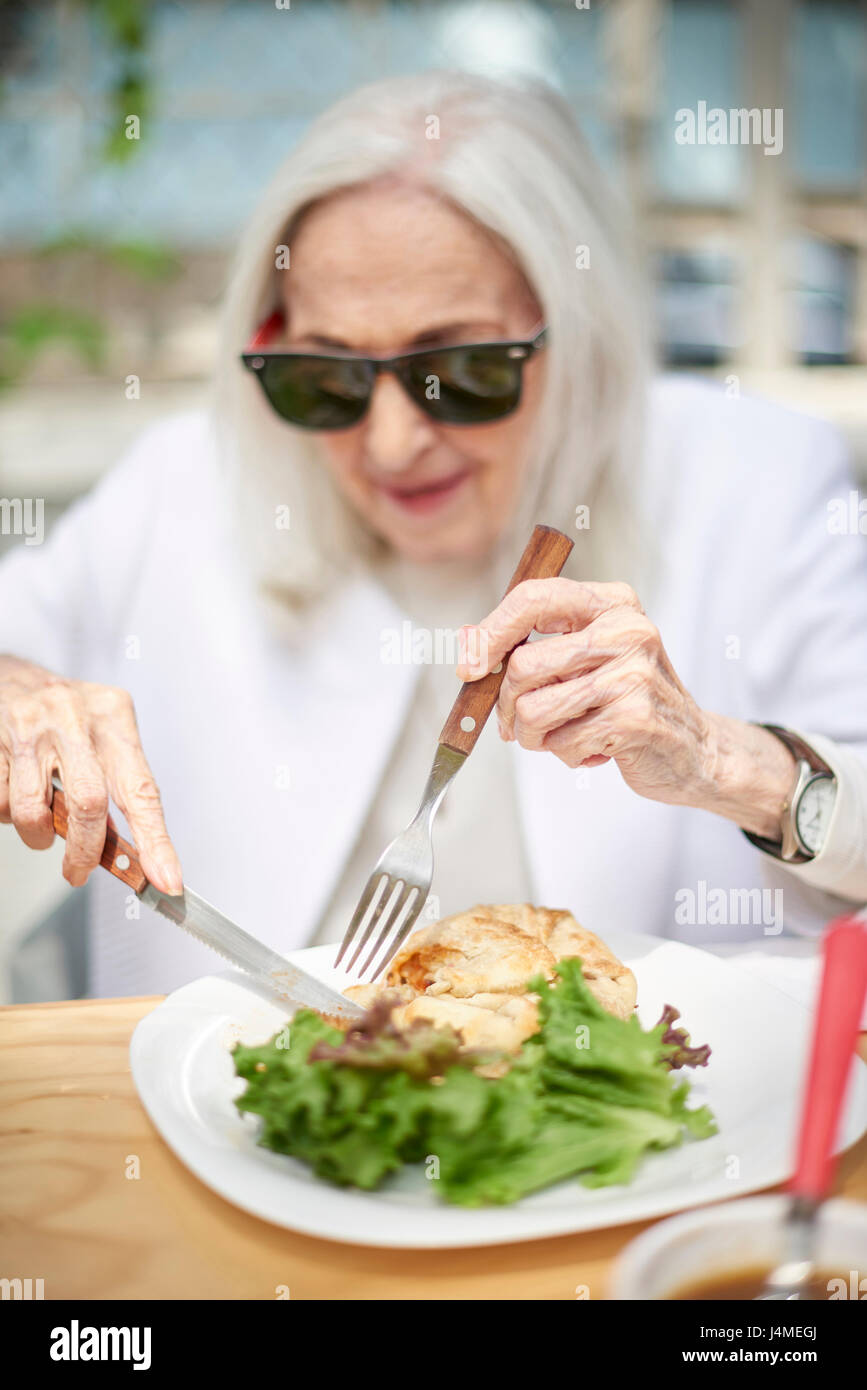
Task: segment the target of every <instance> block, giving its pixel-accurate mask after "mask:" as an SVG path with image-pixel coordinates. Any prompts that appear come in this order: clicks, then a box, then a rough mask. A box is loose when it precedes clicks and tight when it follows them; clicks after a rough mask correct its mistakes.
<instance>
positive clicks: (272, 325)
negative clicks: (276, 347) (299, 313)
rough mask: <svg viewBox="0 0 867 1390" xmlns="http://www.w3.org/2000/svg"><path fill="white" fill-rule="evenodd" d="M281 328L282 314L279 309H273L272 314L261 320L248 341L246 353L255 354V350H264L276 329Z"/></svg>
mask: <svg viewBox="0 0 867 1390" xmlns="http://www.w3.org/2000/svg"><path fill="white" fill-rule="evenodd" d="M282 327H283V314H282V313H281V311H280V310H279V309H275V310H274V312H273V314H269V315H268V317H267V318H266V319H263V320H262V322H261V323H260V324H259V327H258V328H257V329H256V332H255V333H254V334H253V337H252V338H251V340H250V346H249V347H248V348H247V352H255V351H256V349H257V348H265V347H267V346H268V344H269V343H270V341H271V339H272V338H273V337H274V334H275V333H276V332H277V330H278V329H280V328H282Z"/></svg>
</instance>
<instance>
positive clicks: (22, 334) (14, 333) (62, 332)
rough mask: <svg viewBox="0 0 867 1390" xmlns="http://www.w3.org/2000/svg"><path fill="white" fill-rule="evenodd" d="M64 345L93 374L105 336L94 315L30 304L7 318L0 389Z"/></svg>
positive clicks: (0, 357)
mask: <svg viewBox="0 0 867 1390" xmlns="http://www.w3.org/2000/svg"><path fill="white" fill-rule="evenodd" d="M57 344H63V345H65V346H67V347H70V348H72V350H73V351H74V352H75V354H76V356H77V357H78V358H79V359H80V360H81V361H83V362H84V363H85V364H86V365H87V366H88V367H90V368H91V369H93V370H96V369H98V368H99V367H100V366H102V364H103V361H104V358H105V350H106V332H105V328H104V327H103V325H102V324H101V323H100V322H99V320H98V319H97V318H95V317H94V315H93V314H88V313H84V312H81V311H80V310H77V309H66V308H63V307H61V306H59V305H56V304H31V305H27V306H25V307H24V308H22V309H19V310H18V311H17V312H16V313H14V314H12V315H10V317H9V318H8V319H7V321H6V323H5V324H4V327H3V334H2V338H0V386H9V385H11V384H13V383H14V382H16V381H18V380H19V379H20V378H21V377H22V376H23V375H24V373H25V372H26V371H27V370H28V369H29V368H30V366H31V365H32V364H33V362H34V361H35V360H36V358H37V357H39V355H40V354H41V353H42V352H44V351H45V350H46V348H48V347H53V346H55V345H57Z"/></svg>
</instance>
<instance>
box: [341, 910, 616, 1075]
mask: <svg viewBox="0 0 867 1390" xmlns="http://www.w3.org/2000/svg"><path fill="white" fill-rule="evenodd" d="M573 956H577V957H579V958H580V960H581V968H582V971H583V974H584V978H585V980H586V981H587V985H588V988H589V989H590V991H591V993H592V994H593V995H594V996H595V997H596V999H597V1000H598V1001H599V1003H600V1004H601V1005H602V1007H603V1008H604V1009H606V1010H607V1011H608V1012H609V1013H611V1014H614V1016H615V1017H616V1018H628V1017H629V1016H630V1014H631V1013H632V1011H633V1009H634V1008H635V1001H636V995H637V986H636V981H635V976H634V975H633V973H632V971H631V970H630V969H629V967H628V966H626V965H624V964H623V962H622V961H620V960H618V959H617V957H616V956H615V955H614V952H613V951H611V950H609V948H608V947H607V946H606V945H605V943H604V941H600V939H599V937H598V936H594V934H593V933H592V932H589V931H587V930H586V929H585V928H584V927H582V926H581V924H580V923H579V922H576V920H575V918H574V917H573V916H572V913H571V912H566V911H559V910H556V909H554V908H548V907H533V906H532V904H530V903H498V904H494V905H493V906H487V905H480V906H477V907H474V908H471V909H470V910H469V911H468V912H458V913H455V914H454V915H453V916H452V917H444V918H443V919H442V920H441V921H439V922H434V923H432V924H431V925H430V926H428V927H422V928H421V930H419V931H416V932H414V933H413V934H412V936H411V937H410V938H409V941H408V942H407V943H406V945H405V946H404V947H403V949H402V950H401V951H399V952H398V953H397V955H396V956H395V958H394V960H393V961H392V963H391V966H390V968H389V971H388V974H387V975H386V977H385V980H384V981H383V982H382V983H377V984H375V985H354V986H352V987H351V988H350V989H348V990H346V991H345V992H346V994H347V996H348V997H349V998H351V999H355V1000H356V1001H357V1002H358V1003H360V1004H364V1005H367V1004H370V1003H373V1002H374V1001H375V1000H376V999H378V998H381V997H382V995H383V994H392V995H394V996H396V997H397V998H398V999H399V1001H400V1002H399V1003H398V1005H397V1007H396V1008H395V1010H394V1013H393V1017H394V1020H395V1022H396V1023H398V1024H401V1023H410V1022H412V1020H413V1019H415V1018H425V1019H429V1020H430V1021H431V1022H433V1023H437V1022H442V1023H450V1024H451V1025H452V1026H453V1027H454V1028H456V1029H457V1030H458V1031H459V1032H460V1033H461V1035H462V1037H463V1039H464V1042H465V1043H466V1045H467V1046H468V1047H491V1048H502V1049H504V1050H506V1051H509V1052H517V1051H518V1049H519V1048H520V1046H521V1043H522V1042H523V1041H524V1040H525V1039H526V1038H529V1037H531V1036H532V1034H533V1033H535V1032H536V1030H537V1028H538V1011H537V1005H536V1000H535V998H534V996H533V995H531V994H528V993H527V983H528V981H529V980H531V979H532V978H533V977H534V976H537V975H542V976H543V977H544V978H545V979H546V980H551V979H553V978H554V973H555V972H554V967H555V965H556V963H557V962H558V961H560V960H565V959H566V958H568V957H573Z"/></svg>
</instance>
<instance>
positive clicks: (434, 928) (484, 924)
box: [386, 908, 556, 999]
mask: <svg viewBox="0 0 867 1390" xmlns="http://www.w3.org/2000/svg"><path fill="white" fill-rule="evenodd" d="M488 911H489V909H485V908H473V910H472V911H471V912H459V913H457V914H456V915H455V916H454V917H445V918H443V920H442V921H441V922H434V923H432V924H431V926H429V927H422V929H421V931H417V932H414V933H413V935H412V936H411V937H410V939H409V941H408V942H407V944H406V945H405V946H404V948H403V950H402V951H399V952H398V953H397V955H396V956H395V958H394V960H393V961H392V963H391V968H390V969H389V972H388V975H387V976H386V983H387V984H390V985H410V986H411V988H412V989H414V990H416V992H417V993H419V994H450V995H452V996H453V997H454V998H456V999H465V998H467V997H468V996H469V995H471V994H479V993H482V992H485V993H488V994H525V993H526V990H527V981H528V980H530V979H532V977H533V976H534V975H539V974H541V975H544V976H545V978H546V979H550V978H551V977H552V975H553V973H554V965H555V964H556V960H555V957H554V956H553V955H552V954H551V952H550V951H549V950H548V948H547V946H546V945H545V943H544V942H543V941H542V940H541V939H540V938H539V937H538V936H534V935H532V934H530V933H528V932H526V931H522V930H521V929H520V928H519V927H516V926H513V925H512V924H511V923H510V922H507V921H502V920H497V919H496V918H493V917H489V916H487V915H486V913H487V912H488Z"/></svg>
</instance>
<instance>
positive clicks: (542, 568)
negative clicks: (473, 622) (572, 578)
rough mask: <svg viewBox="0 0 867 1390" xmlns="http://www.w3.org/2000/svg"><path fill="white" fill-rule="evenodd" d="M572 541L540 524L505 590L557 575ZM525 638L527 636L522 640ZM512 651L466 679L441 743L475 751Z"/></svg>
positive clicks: (518, 645)
mask: <svg viewBox="0 0 867 1390" xmlns="http://www.w3.org/2000/svg"><path fill="white" fill-rule="evenodd" d="M572 545H573V542H572V541H570V539H569V537H568V536H564V535H563V532H562V531H555V530H554V528H553V526H537V527H536V528H535V530H534V531H533V534H532V536H531V537H530V540H529V542H528V544H527V548H526V550H525V551H524V553H523V555H522V556H521V558H520V560H519V561H518V568H517V569H516V570H515V573H514V574H513V575H512V578H511V580H510V581H509V587H508V588H507V589H506V593H507V594H508V593H510V592H511V591H512V589H514V587H515V585H516V584H521V583H522V582H523V581H524V580H525V579H556V577H557V575H558V574H559V573H560V571H561V570H562V568H563V566H564V565H565V563H566V561H567V560H568V558H569V554H570V551H571V550H572ZM526 640H527V639H526V637H525V638H524V639H523V642H526ZM523 642H517V643H516V644H515V647H513V648H512V651H515V649H516V647H520V646H522V645H523ZM511 655H512V652H511V651H510V652H509V653H508V654H507V655H506V656H505V657H504V658H503V660H502V661H501V662H500V664H499V665H498V666H497V668H496V670H494V671H489V672H488V674H487V675H486V676H482V678H481V680H477V681H465V682H464V684H463V685H462V686H461V690H460V694H459V695H458V698H457V699H456V700H455V702H454V704H453V705H452V708H451V712H450V714H449V717H448V719H447V720H446V722H445V724H444V725H443V730H442V733H441V734H440V743H444V744H445V745H446V747H448V748H453V749H454V750H455V752H457V753H471V752H472V750H473V749H474V748H475V746H476V739H477V738H478V737H479V734H480V733H481V732H482V729H483V728H484V727H485V724H486V723H487V719H488V715H489V714H490V712H491V710H492V709H493V708H494V705H495V704H496V703H497V698H498V696H499V694H500V686H501V685H502V684H503V677H504V676H505V674H506V667H507V665H508V664H509V657H510V656H511Z"/></svg>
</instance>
